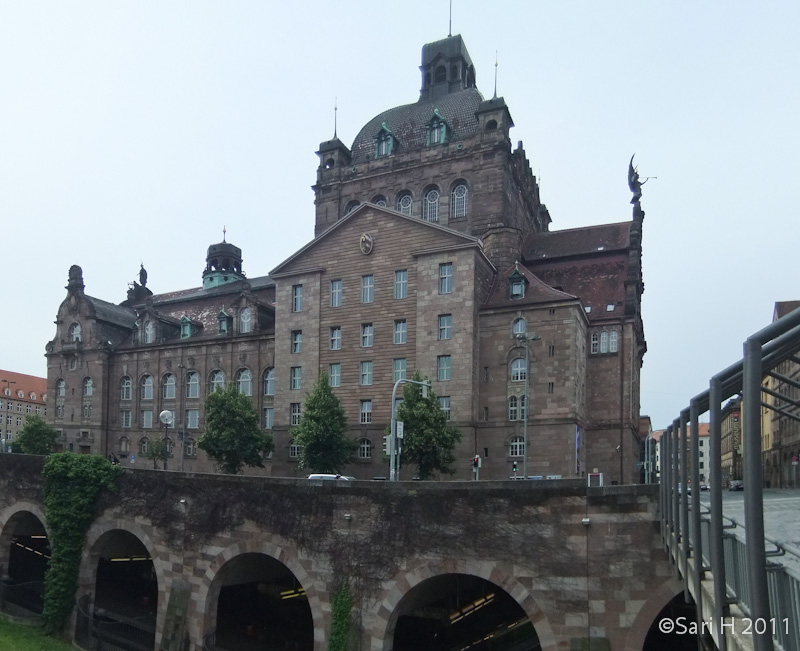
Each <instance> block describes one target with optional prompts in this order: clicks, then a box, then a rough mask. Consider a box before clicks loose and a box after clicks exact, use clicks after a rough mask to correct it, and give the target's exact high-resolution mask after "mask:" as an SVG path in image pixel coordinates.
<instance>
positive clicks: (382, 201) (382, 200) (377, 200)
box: [371, 194, 389, 208]
mask: <svg viewBox="0 0 800 651" xmlns="http://www.w3.org/2000/svg"><path fill="white" fill-rule="evenodd" d="M371 203H374V204H375V205H376V206H380V207H381V208H386V206H388V205H389V204H387V203H386V197H384V196H383V195H382V194H379V195H378V196H376V197H372V201H371Z"/></svg>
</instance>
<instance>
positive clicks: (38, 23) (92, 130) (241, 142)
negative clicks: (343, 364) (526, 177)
mask: <svg viewBox="0 0 800 651" xmlns="http://www.w3.org/2000/svg"><path fill="white" fill-rule="evenodd" d="M453 5H454V7H453V17H452V31H453V34H461V35H462V36H463V37H464V39H465V42H466V45H467V47H468V49H469V52H470V55H471V57H472V60H473V62H474V64H475V67H476V70H477V81H478V87H479V89H480V90H481V91H482V92H483V94H484V96H485V97H491V95H492V93H493V86H494V63H495V52H497V57H498V60H499V67H498V82H497V87H498V94H499V95H502V96H504V97H505V99H506V102H507V103H508V105H509V107H510V110H511V115H512V117H513V119H514V122H515V124H516V125H517V126H516V127H515V128H514V129H513V130H512V132H511V137H512V141H514V142H515V143H516V141H518V140H522V141H523V142H524V146H525V149H526V152H527V155H528V158H529V159H530V162H531V167H532V169H533V171H534V173H535V174H536V176H537V177H538V178H539V179H540V182H541V189H542V193H541V196H542V199H543V201H544V202H545V203H546V204H547V207H548V209H549V211H550V215H551V217H552V219H553V223H552V229H553V230H556V229H564V228H574V227H578V226H585V225H590V224H600V223H606V222H618V221H625V220H628V219H630V217H631V207H630V204H629V203H628V202H629V201H630V196H631V195H630V191H629V189H628V186H627V166H628V160H629V159H630V157H631V155H632V154H634V153H635V154H636V161H637V162H638V164H639V172H640V174H641V175H642V177H645V176H655V177H658V178H657V179H652V180H650V181H649V182H648V183H647V184H646V185H645V186H644V188H643V191H644V196H643V198H642V205H643V208H644V210H645V212H646V215H647V216H646V217H645V222H644V233H643V249H644V279H645V293H644V297H643V300H644V325H645V335H646V337H647V344H648V352H647V354H646V355H645V358H644V368H643V380H642V413H643V414H649V415H650V416H651V417H652V419H653V425H654V427H656V428H661V427H664V426H666V425H667V424H669V423H670V422H671V421H672V419H673V418H674V417H675V416H677V414H678V411H679V410H680V409H681V408H683V407H684V406H686V405H687V404H688V400H689V399H690V398H691V397H692V396H694V395H695V394H697V393H698V392H700V391H702V390H704V389H705V388H707V386H708V379H709V377H710V376H711V375H713V374H714V373H715V372H717V371H719V370H721V369H723V368H725V367H727V366H728V365H730V364H732V363H733V362H735V361H737V360H738V359H740V358H741V356H742V342H743V341H744V340H745V339H746V337H747V336H748V335H749V334H751V333H752V332H754V331H756V330H758V329H760V328H762V327H763V326H765V325H767V324H768V323H769V322H770V320H771V317H772V310H773V305H774V303H775V301H784V300H793V299H800V286H798V271H797V267H798V265H797V243H798V237H797V213H798V208H797V206H798V200H797V191H796V189H795V186H796V185H797V178H798V172H800V164H798V159H799V154H798V152H800V128H799V127H798V120H800V84H799V83H798V79H800V65H799V64H800V54H799V53H800V41H799V40H798V37H797V28H798V25H800V3H798V2H797V1H796V0H783V1H779V0H776V1H773V2H765V3H755V2H731V1H730V0H727V1H725V2H723V1H719V0H705V1H703V2H697V1H696V0H692V1H688V0H672V1H670V2H658V3H656V2H650V1H647V0H645V1H643V0H639V1H637V2H628V1H622V0H619V1H606V2H597V1H591V2H588V1H587V2H572V1H571V2H565V1H564V0H536V1H533V0H510V1H508V0H507V1H502V2H497V3H495V4H494V5H490V4H487V3H486V2H478V1H477V0H474V1H473V0H453ZM447 33H448V0H436V1H433V0H424V1H422V0H382V1H381V2H376V1H375V0H341V1H340V2H336V3H333V2H330V3H329V2H317V1H314V2H311V1H307V2H281V3H277V2H267V1H262V2H256V1H254V0H253V1H247V2H245V1H235V0H225V2H220V1H217V2H210V1H203V0H191V1H188V0H186V1H174V2H169V1H163V0H162V1H159V2H155V1H148V0H136V1H127V2H126V1H122V0H113V1H109V0H102V1H97V2H89V1H83V0H76V1H74V2H63V1H62V0H53V1H37V0H25V1H20V0H0V97H1V98H2V100H1V101H0V225H2V231H0V242H1V243H2V245H1V246H0V251H2V252H3V272H4V273H3V281H2V282H3V287H2V289H3V291H2V297H3V313H2V315H3V318H2V319H0V340H1V341H2V342H3V348H2V356H1V357H0V368H3V369H8V370H13V371H17V372H21V373H29V374H32V375H42V376H44V375H46V364H45V358H44V348H45V344H46V343H47V342H48V341H49V340H50V339H52V338H53V336H54V335H55V326H54V325H53V320H54V319H55V316H56V312H57V310H58V306H59V304H60V302H61V301H62V300H63V298H64V296H65V295H66V291H65V289H64V287H65V285H66V283H67V272H68V269H69V267H70V265H72V264H79V265H80V266H81V267H83V274H84V281H85V284H86V292H87V293H88V294H90V295H92V296H96V297H98V298H102V299H104V300H107V301H111V302H115V303H116V302H120V301H122V300H124V299H125V295H126V290H127V286H128V283H129V282H131V281H133V280H134V279H136V278H137V273H138V271H139V264H140V262H143V263H144V265H145V267H146V269H147V271H148V273H149V281H148V287H150V288H151V289H152V290H153V291H154V292H155V293H161V292H166V291H173V290H177V289H184V288H189V287H197V286H199V285H200V284H201V274H202V271H203V268H204V265H205V255H206V249H207V247H208V245H209V244H212V243H216V242H219V241H220V240H221V238H222V228H223V226H225V227H227V232H228V241H230V242H233V243H234V244H236V245H238V246H240V247H241V248H242V251H243V256H244V270H245V272H246V273H247V275H248V276H250V277H255V276H260V275H264V274H266V273H267V272H268V271H269V270H270V269H272V268H273V267H275V266H276V265H277V264H278V263H279V262H281V261H282V260H284V259H285V258H287V257H288V256H289V255H290V254H291V253H293V252H294V251H295V250H297V249H298V248H300V247H301V246H302V245H304V244H305V243H306V242H308V241H309V240H310V239H311V238H312V237H313V232H314V204H313V193H312V191H311V186H312V185H313V184H314V182H315V180H316V168H317V164H318V159H317V157H316V155H315V153H314V152H315V151H316V150H317V147H318V145H319V143H320V142H321V141H324V140H328V139H329V138H331V136H332V135H333V128H334V112H333V106H334V98H338V106H339V111H338V134H339V137H340V138H341V139H342V140H343V141H344V142H345V143H346V144H348V145H350V144H352V141H353V139H354V138H355V136H356V134H357V133H358V130H359V129H360V128H361V126H363V124H365V123H366V122H367V121H368V120H369V119H370V118H372V117H373V116H375V115H376V114H378V113H380V112H381V111H383V110H385V109H387V108H390V107H393V106H397V105H400V104H406V103H410V102H414V101H416V99H417V98H418V96H419V87H420V78H419V77H420V75H419V68H418V66H419V63H420V50H421V47H422V45H423V44H424V43H427V42H430V41H434V40H438V39H440V38H444V37H445V36H447Z"/></svg>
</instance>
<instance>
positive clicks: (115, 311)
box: [86, 296, 136, 328]
mask: <svg viewBox="0 0 800 651" xmlns="http://www.w3.org/2000/svg"><path fill="white" fill-rule="evenodd" d="M86 298H87V299H88V300H89V301H91V303H92V305H93V306H94V311H95V315H96V316H97V319H98V321H105V322H107V323H111V324H113V325H117V326H122V327H124V328H131V327H133V324H134V322H135V321H136V312H134V311H133V310H132V309H130V308H129V307H122V306H121V305H114V304H113V303H108V302H107V301H103V300H101V299H99V298H95V297H94V296H86Z"/></svg>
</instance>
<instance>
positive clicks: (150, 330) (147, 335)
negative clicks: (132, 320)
mask: <svg viewBox="0 0 800 651" xmlns="http://www.w3.org/2000/svg"><path fill="white" fill-rule="evenodd" d="M155 340H156V326H155V323H153V322H152V321H148V322H147V323H145V324H144V343H146V344H152V343H153V342H154V341H155Z"/></svg>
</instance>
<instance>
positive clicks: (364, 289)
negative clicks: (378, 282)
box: [361, 275, 375, 303]
mask: <svg viewBox="0 0 800 651" xmlns="http://www.w3.org/2000/svg"><path fill="white" fill-rule="evenodd" d="M374 299H375V277H374V276H372V275H369V276H361V302H362V303H372V301H373V300H374Z"/></svg>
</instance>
